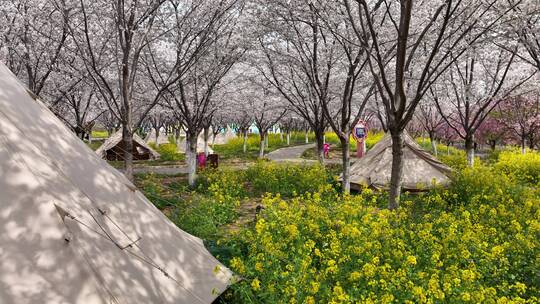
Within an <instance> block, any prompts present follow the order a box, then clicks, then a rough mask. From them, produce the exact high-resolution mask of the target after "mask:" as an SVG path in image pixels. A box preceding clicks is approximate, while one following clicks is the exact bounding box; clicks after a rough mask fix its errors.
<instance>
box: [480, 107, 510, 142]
mask: <svg viewBox="0 0 540 304" xmlns="http://www.w3.org/2000/svg"><path fill="white" fill-rule="evenodd" d="M494 116H495V113H493V112H492V113H490V115H488V116H487V117H486V119H485V120H484V121H483V122H482V124H481V125H480V127H479V128H478V129H477V130H476V134H475V137H476V141H477V142H478V143H481V144H484V143H485V144H488V145H489V147H490V148H491V150H495V149H496V148H497V145H498V144H502V143H504V142H505V141H506V140H507V139H508V133H509V132H508V129H507V128H506V127H505V126H504V125H503V124H501V122H500V120H499V119H497V118H496V117H494Z"/></svg>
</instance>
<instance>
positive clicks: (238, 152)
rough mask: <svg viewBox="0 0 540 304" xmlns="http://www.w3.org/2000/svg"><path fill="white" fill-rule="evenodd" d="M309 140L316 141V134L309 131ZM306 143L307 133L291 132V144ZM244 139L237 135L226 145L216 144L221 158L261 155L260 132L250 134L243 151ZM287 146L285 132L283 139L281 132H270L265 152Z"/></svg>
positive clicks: (250, 158) (215, 149)
mask: <svg viewBox="0 0 540 304" xmlns="http://www.w3.org/2000/svg"><path fill="white" fill-rule="evenodd" d="M308 138H309V142H310V143H312V142H313V141H314V138H315V136H314V134H313V133H309V135H308ZM302 144H305V134H304V133H303V132H293V133H291V138H290V145H291V146H294V145H302ZM243 145H244V139H243V138H242V137H237V138H234V139H231V140H229V142H228V143H227V144H224V145H214V147H213V149H214V151H215V152H216V153H217V154H219V156H220V158H221V159H224V160H227V159H244V160H255V159H257V158H258V156H259V146H260V139H259V135H258V134H250V135H248V139H247V152H246V153H244V151H243ZM284 147H287V139H286V135H285V134H283V140H281V136H280V135H279V134H269V135H268V148H266V147H265V149H264V151H265V154H267V153H269V152H272V151H275V150H277V149H279V148H284Z"/></svg>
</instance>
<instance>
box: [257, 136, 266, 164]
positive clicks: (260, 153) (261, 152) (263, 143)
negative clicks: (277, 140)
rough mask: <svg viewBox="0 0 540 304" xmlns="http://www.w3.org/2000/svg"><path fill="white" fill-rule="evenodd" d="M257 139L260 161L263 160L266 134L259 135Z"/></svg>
mask: <svg viewBox="0 0 540 304" xmlns="http://www.w3.org/2000/svg"><path fill="white" fill-rule="evenodd" d="M259 137H260V145H259V158H260V159H262V158H264V146H265V141H266V134H265V133H260V134H259Z"/></svg>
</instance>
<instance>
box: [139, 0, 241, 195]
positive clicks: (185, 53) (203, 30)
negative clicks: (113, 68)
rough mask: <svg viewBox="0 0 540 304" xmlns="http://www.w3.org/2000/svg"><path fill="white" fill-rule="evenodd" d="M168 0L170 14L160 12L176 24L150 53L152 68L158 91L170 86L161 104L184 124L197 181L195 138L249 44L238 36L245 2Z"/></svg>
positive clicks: (190, 179) (191, 175)
mask: <svg viewBox="0 0 540 304" xmlns="http://www.w3.org/2000/svg"><path fill="white" fill-rule="evenodd" d="M170 6H171V7H170V13H169V15H168V16H165V17H162V18H166V20H168V21H164V23H170V24H172V29H171V30H170V32H169V37H168V39H167V40H166V41H161V42H160V43H159V44H158V45H154V46H153V48H152V52H151V53H150V54H149V55H148V59H147V62H149V63H150V64H149V65H148V66H149V68H148V74H149V75H151V76H150V77H151V79H152V82H153V83H154V85H155V89H156V91H157V92H161V90H162V89H161V88H164V87H165V88H166V90H165V94H163V104H164V105H165V106H167V107H168V108H170V109H171V110H172V111H174V113H175V117H177V119H178V120H179V121H181V122H182V124H183V126H184V128H185V132H186V143H187V149H186V155H187V163H188V182H189V184H190V185H191V186H194V185H195V181H196V153H197V139H198V137H199V134H200V133H201V131H203V129H205V126H206V127H209V125H210V120H211V118H212V117H213V115H214V113H215V112H216V111H217V110H218V109H219V108H220V105H221V102H222V101H223V100H218V99H217V98H215V97H216V95H219V94H220V93H219V92H221V91H224V90H227V88H226V85H224V84H226V83H227V79H226V76H227V75H228V74H229V72H230V71H231V69H232V68H233V66H234V65H235V64H236V63H238V61H239V60H240V59H241V58H242V57H243V55H244V53H245V52H246V50H247V46H248V45H247V44H246V42H245V39H241V37H239V36H238V31H239V28H240V27H241V26H242V17H243V15H242V12H243V2H242V1H237V0H222V1H219V3H218V4H216V3H215V2H214V1H198V2H193V3H190V4H189V5H188V6H187V7H186V6H185V5H183V3H182V2H181V1H173V2H171V5H170ZM171 78H172V79H173V80H174V81H172V82H171V80H170V79H171ZM206 130H208V128H206ZM205 133H207V132H205ZM207 135H208V134H207ZM208 138H209V136H206V141H207V140H208Z"/></svg>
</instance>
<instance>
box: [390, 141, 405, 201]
mask: <svg viewBox="0 0 540 304" xmlns="http://www.w3.org/2000/svg"><path fill="white" fill-rule="evenodd" d="M391 134H392V174H391V177H390V191H389V198H388V199H389V200H388V209H390V210H394V209H397V208H398V207H399V202H400V199H401V186H402V184H403V133H402V131H393V132H392V131H391Z"/></svg>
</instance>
